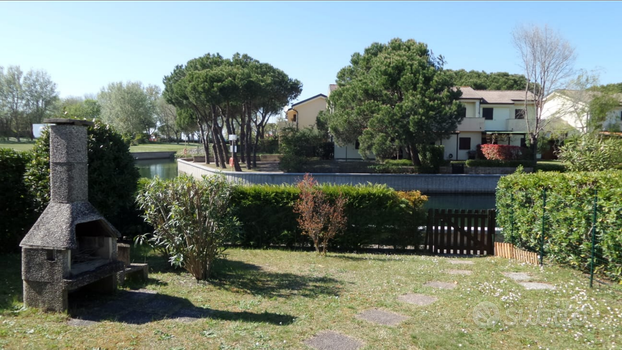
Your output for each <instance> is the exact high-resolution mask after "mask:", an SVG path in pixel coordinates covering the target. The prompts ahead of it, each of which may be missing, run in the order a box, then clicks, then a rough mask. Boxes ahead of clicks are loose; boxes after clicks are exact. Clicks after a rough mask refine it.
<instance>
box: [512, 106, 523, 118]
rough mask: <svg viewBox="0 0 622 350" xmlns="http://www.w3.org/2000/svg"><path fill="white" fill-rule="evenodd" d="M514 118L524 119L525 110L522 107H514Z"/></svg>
mask: <svg viewBox="0 0 622 350" xmlns="http://www.w3.org/2000/svg"><path fill="white" fill-rule="evenodd" d="M514 119H525V110H524V109H522V108H521V109H515V110H514Z"/></svg>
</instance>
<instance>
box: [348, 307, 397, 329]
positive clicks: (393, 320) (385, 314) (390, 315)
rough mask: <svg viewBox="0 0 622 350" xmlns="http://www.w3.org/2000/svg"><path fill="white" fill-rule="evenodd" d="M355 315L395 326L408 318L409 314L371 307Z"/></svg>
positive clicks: (362, 318)
mask: <svg viewBox="0 0 622 350" xmlns="http://www.w3.org/2000/svg"><path fill="white" fill-rule="evenodd" d="M355 317H356V318H358V319H360V320H365V321H369V322H373V323H376V324H381V325H385V326H395V325H398V324H400V323H401V322H403V321H405V320H407V319H408V317H407V316H404V315H400V314H397V313H394V312H389V311H384V310H378V309H369V310H366V311H363V312H361V313H359V314H357V315H356V316H355Z"/></svg>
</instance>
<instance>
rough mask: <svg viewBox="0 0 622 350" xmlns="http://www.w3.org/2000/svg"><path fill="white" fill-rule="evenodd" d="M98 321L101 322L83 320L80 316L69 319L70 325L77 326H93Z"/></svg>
mask: <svg viewBox="0 0 622 350" xmlns="http://www.w3.org/2000/svg"><path fill="white" fill-rule="evenodd" d="M97 323H99V322H96V321H89V320H81V319H79V318H72V319H70V320H69V321H67V324H68V325H70V326H75V327H85V326H92V325H94V324H97Z"/></svg>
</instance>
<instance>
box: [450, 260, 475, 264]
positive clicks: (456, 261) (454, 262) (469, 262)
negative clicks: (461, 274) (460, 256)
mask: <svg viewBox="0 0 622 350" xmlns="http://www.w3.org/2000/svg"><path fill="white" fill-rule="evenodd" d="M449 263H450V264H454V265H475V263H474V262H472V261H471V260H457V259H453V260H449Z"/></svg>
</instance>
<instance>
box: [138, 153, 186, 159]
mask: <svg viewBox="0 0 622 350" xmlns="http://www.w3.org/2000/svg"><path fill="white" fill-rule="evenodd" d="M131 153H132V157H134V159H135V160H145V159H169V158H175V153H176V152H131Z"/></svg>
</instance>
